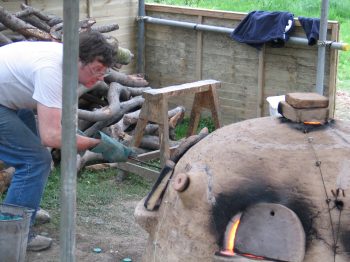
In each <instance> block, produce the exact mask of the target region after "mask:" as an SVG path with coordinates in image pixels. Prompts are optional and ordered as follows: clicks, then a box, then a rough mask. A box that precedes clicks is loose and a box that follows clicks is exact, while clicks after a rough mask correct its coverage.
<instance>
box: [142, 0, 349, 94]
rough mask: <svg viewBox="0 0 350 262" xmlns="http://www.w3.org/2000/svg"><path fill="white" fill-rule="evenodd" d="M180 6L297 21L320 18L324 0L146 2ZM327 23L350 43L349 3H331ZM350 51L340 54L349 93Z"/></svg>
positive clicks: (331, 0) (343, 85)
mask: <svg viewBox="0 0 350 262" xmlns="http://www.w3.org/2000/svg"><path fill="white" fill-rule="evenodd" d="M146 2H147V3H160V4H168V5H178V6H191V7H198V8H207V9H214V10H226V11H236V12H250V11H254V10H266V11H289V12H291V13H293V14H294V16H295V17H298V16H306V17H320V13H321V3H322V0H316V1H315V0H294V1H285V0H153V1H152V0H146ZM329 7H330V8H329V13H328V19H329V20H335V21H338V22H339V23H340V42H346V43H350V19H349V13H350V1H339V0H329ZM349 72H350V51H348V52H343V51H340V52H339V66H338V89H341V90H348V91H350V73H349Z"/></svg>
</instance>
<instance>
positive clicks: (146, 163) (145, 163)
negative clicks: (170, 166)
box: [129, 156, 162, 169]
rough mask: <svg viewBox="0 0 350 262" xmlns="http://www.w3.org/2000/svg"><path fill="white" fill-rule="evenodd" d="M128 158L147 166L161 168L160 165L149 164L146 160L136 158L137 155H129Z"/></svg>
mask: <svg viewBox="0 0 350 262" xmlns="http://www.w3.org/2000/svg"><path fill="white" fill-rule="evenodd" d="M129 159H130V160H133V161H136V162H138V163H140V164H144V165H146V166H149V167H153V168H157V169H162V168H161V167H160V166H156V165H153V164H150V163H148V162H145V161H142V160H140V159H138V158H137V157H133V156H129Z"/></svg>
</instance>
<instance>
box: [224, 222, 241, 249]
mask: <svg viewBox="0 0 350 262" xmlns="http://www.w3.org/2000/svg"><path fill="white" fill-rule="evenodd" d="M239 222H240V220H239V219H237V220H236V221H235V222H234V223H233V225H232V227H231V230H230V233H229V239H228V244H227V249H228V250H232V252H233V250H234V247H235V238H236V232H237V228H238V225H239Z"/></svg>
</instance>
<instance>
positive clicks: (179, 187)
mask: <svg viewBox="0 0 350 262" xmlns="http://www.w3.org/2000/svg"><path fill="white" fill-rule="evenodd" d="M189 183H190V179H189V177H188V175H187V174H185V173H178V174H177V175H176V177H175V179H174V183H173V187H174V189H175V190H176V191H178V192H183V191H185V190H186V189H187V187H188V185H189Z"/></svg>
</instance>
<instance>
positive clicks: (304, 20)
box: [298, 16, 320, 45]
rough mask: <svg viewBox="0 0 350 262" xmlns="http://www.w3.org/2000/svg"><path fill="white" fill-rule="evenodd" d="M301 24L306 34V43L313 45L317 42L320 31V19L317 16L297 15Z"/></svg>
mask: <svg viewBox="0 0 350 262" xmlns="http://www.w3.org/2000/svg"><path fill="white" fill-rule="evenodd" d="M298 19H299V22H300V24H301V26H302V27H303V29H304V32H305V34H306V37H307V40H308V44H309V45H314V44H316V43H317V40H318V37H319V31H320V19H319V18H308V17H302V16H299V17H298Z"/></svg>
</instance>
